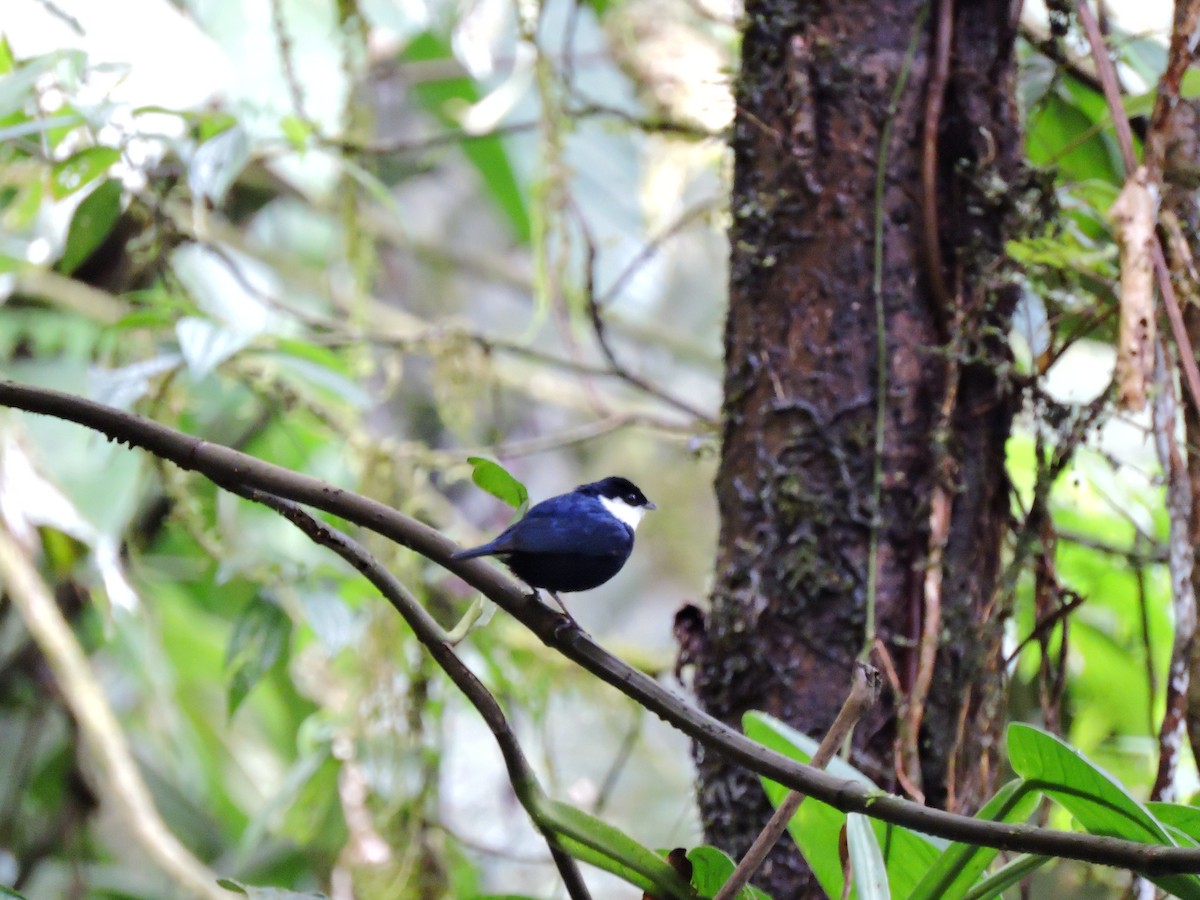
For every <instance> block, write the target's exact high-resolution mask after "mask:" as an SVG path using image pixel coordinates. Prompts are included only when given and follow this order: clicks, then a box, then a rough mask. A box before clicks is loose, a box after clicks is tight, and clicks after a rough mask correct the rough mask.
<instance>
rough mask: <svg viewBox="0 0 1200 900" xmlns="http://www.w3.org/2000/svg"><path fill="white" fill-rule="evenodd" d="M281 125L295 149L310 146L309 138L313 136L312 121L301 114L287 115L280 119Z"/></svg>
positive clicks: (285, 135) (284, 134)
mask: <svg viewBox="0 0 1200 900" xmlns="http://www.w3.org/2000/svg"><path fill="white" fill-rule="evenodd" d="M279 127H280V129H281V130H282V131H283V136H284V137H285V138H287V142H288V143H289V144H291V145H292V148H293V149H295V150H303V149H304V148H305V147H307V146H308V139H309V138H311V137H312V133H313V127H312V125H311V124H310V123H308V122H306V121H304V120H303V119H301V118H300V117H299V116H295V115H287V116H284V117H283V118H282V119H281V120H280V122H279Z"/></svg>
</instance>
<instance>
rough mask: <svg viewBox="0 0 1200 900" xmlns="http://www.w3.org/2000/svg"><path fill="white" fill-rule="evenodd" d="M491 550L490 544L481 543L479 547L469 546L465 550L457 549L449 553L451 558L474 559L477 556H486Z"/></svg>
mask: <svg viewBox="0 0 1200 900" xmlns="http://www.w3.org/2000/svg"><path fill="white" fill-rule="evenodd" d="M491 552H492V545H491V544H483V545H481V546H479V547H470V548H468V549H466V550H459V551H458V552H457V553H455V554H453V555H451V557H450V558H451V559H474V558H475V557H477V556H487V555H489V554H490V553H491Z"/></svg>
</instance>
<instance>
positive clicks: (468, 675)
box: [221, 481, 591, 900]
mask: <svg viewBox="0 0 1200 900" xmlns="http://www.w3.org/2000/svg"><path fill="white" fill-rule="evenodd" d="M221 486H222V487H224V488H225V489H226V490H230V491H232V492H233V493H236V494H239V495H241V496H243V497H245V498H246V499H248V500H253V501H255V502H256V503H261V504H263V505H264V506H267V507H269V508H270V509H273V510H275V511H276V512H277V513H279V514H280V515H281V516H283V517H284V518H285V519H287V520H288V521H289V522H291V523H292V524H293V525H295V526H296V527H297V528H299V529H300V530H301V531H302V532H304V533H305V534H306V535H307V536H308V537H309V538H310V539H311V540H312V541H313V542H314V543H317V544H320V545H321V546H322V547H328V548H329V549H330V550H332V551H333V552H334V553H336V554H337V555H338V556H340V557H342V559H344V560H345V561H346V562H348V563H349V564H350V565H351V566H353V567H354V568H355V569H356V570H357V571H358V572H360V573H362V575H363V576H364V577H365V578H366V579H367V580H368V581H370V582H371V584H373V585H374V586H375V588H376V590H378V591H379V592H380V593H381V594H382V595H383V596H384V598H385V599H386V600H387V601H388V602H389V603H390V604H391V605H392V606H393V607H394V608H395V610H396V611H397V612H398V613H400V615H401V616H402V617H403V618H404V621H405V622H407V623H408V626H409V627H410V628H412V630H413V634H414V635H416V638H417V640H418V641H420V642H421V645H422V646H423V647H424V648H425V649H426V651H428V653H429V655H430V656H432V657H433V659H434V661H435V662H437V664H438V665H439V666H440V667H441V669H442V671H443V672H445V673H446V675H447V676H449V678H450V680H451V681H453V682H454V684H455V686H456V687H457V688H458V689H459V690H460V691H462V693H463V696H465V697H466V698H467V700H468V702H470V704H471V705H472V706H474V707H475V710H476V711H477V712H478V713H479V715H480V716H481V717H482V718H483V721H484V722H485V723H486V724H487V726H488V728H489V729H490V730H491V732H492V736H493V737H494V738H495V740H496V744H497V745H498V746H499V748H500V754H501V756H503V757H504V765H505V767H506V768H507V769H508V780H509V783H510V784H511V785H512V788H513V793H514V794H515V795H516V797H517V800H518V801H519V802H520V804H521V806H522V807H524V809H525V811H526V813H528V814H529V818H530V820H531V821H532V822H533V826H534V828H536V829H537V830H538V832H539V833H540V834H541V835H542V837H543V838H544V839H545V841H546V845H547V846H548V847H549V849H550V855H551V856H552V857H553V859H554V863H555V865H556V866H557V867H558V872H559V875H561V876H562V879H563V884H565V885H566V888H567V892H568V894H570V896H571V898H572V900H589V898H590V897H591V894H589V893H588V889H587V885H586V884H584V881H583V876H582V875H581V874H580V873H579V868H578V866H576V864H575V860H574V859H572V858H571V856H570V855H569V854H568V853H567V852H566V851H565V850H563V848H562V847H561V846H560V844H559V842H558V837H557V835H556V833H555V832H554V830H553V829H552V828H550V827H549V826H547V825H546V824H545V822H544V820H543V816H542V813H541V810H540V808H539V804H541V803H543V802H544V801H545V793H544V792H543V791H542V788H541V787H540V786H539V785H538V782H537V776H536V775H534V773H533V769H532V767H531V766H530V765H529V761H528V760H527V759H526V758H525V754H524V752H523V751H522V750H521V745H520V744H519V743H518V742H517V738H516V735H514V734H513V731H512V729H511V728H510V727H509V725H508V719H507V718H506V717H505V715H504V710H502V709H501V708H500V704H499V703H497V702H496V698H495V697H493V696H492V694H491V692H490V691H489V690H488V689H487V688H486V687H485V686H484V684H483V682H481V681H480V680H479V679H478V678H477V677H476V676H475V674H474V673H473V672H472V671H471V670H470V668H468V667H467V665H466V664H465V663H464V662H463V661H462V660H461V659H459V658H458V655H457V654H456V653H455V652H454V650H453V648H452V646H451V644H450V642H449V641H448V639H447V636H446V633H445V631H444V630H443V629H442V627H441V626H440V625H439V624H438V623H437V622H436V621H435V620H434V619H433V617H432V616H430V615H429V613H428V612H426V611H425V608H424V607H423V606H421V604H420V603H419V602H418V601H417V599H416V597H414V596H413V595H412V594H411V593H410V592H409V591H408V589H407V588H405V587H404V585H402V584H401V583H400V581H399V580H398V579H397V578H396V577H395V576H394V575H392V573H391V572H389V571H388V570H387V569H386V568H385V567H384V566H382V565H381V564H380V563H379V562H378V560H376V559H375V558H374V557H373V556H371V554H370V553H368V552H367V550H366V549H365V548H364V547H362V546H361V545H360V544H358V543H357V542H356V541H354V540H352V539H351V538H350V537H348V536H347V535H345V534H343V533H342V532H341V531H339V530H337V529H336V528H334V527H333V526H331V525H328V524H326V523H325V522H322V521H321V520H319V519H317V518H316V517H315V516H312V515H310V514H309V513H308V512H306V511H304V510H303V509H301V508H300V507H299V506H297V505H296V504H295V503H293V502H291V501H290V500H283V499H281V498H279V497H276V496H274V495H273V494H269V493H267V492H265V491H261V490H257V489H254V488H246V487H245V486H244V484H242V483H240V482H238V481H228V482H224V483H221Z"/></svg>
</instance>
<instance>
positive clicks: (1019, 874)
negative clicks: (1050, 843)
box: [962, 855, 1050, 900]
mask: <svg viewBox="0 0 1200 900" xmlns="http://www.w3.org/2000/svg"><path fill="white" fill-rule="evenodd" d="M1049 861H1050V857H1048V856H1029V855H1022V856H1018V857H1017V858H1016V859H1014V860H1012V861H1011V862H1009V863H1007V864H1005V865H1003V866H1001V867H1000V868H999V869H997V870H996V871H995V872H993V873H992V874H991V875H989V876H988V877H987V878H985V879H984V880H983V881H981V882H979V884H977V885H975V887H973V888H971V890H969V891H967V892H966V893H965V894H963V895H962V897H963V900H986V898H989V897H999V896H1000V895H1001V894H1002V893H1003V892H1004V891H1006V890H1007V889H1008V888H1010V887H1012V886H1013V885H1014V884H1016V883H1017V882H1018V881H1020V880H1021V879H1022V878H1025V877H1026V876H1027V875H1032V874H1033V873H1034V872H1036V871H1037V870H1038V869H1040V868H1041V867H1042V866H1044V865H1045V864H1046V863H1048V862H1049Z"/></svg>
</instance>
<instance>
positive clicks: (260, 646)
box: [225, 597, 292, 717]
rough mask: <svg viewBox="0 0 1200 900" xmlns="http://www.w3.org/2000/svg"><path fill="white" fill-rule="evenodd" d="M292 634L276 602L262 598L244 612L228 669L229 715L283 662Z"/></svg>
mask: <svg viewBox="0 0 1200 900" xmlns="http://www.w3.org/2000/svg"><path fill="white" fill-rule="evenodd" d="M291 635H292V620H291V619H289V618H288V616H287V614H286V613H284V611H283V610H282V609H280V608H279V606H277V605H276V604H275V603H274V602H273V601H271V600H269V599H266V598H265V597H260V598H257V599H255V600H251V601H250V602H249V603H247V604H246V606H245V608H244V609H242V613H241V615H240V616H238V619H237V621H236V622H235V623H234V625H233V634H232V635H231V636H230V638H229V647H228V649H227V650H226V651H225V668H226V670H227V671H228V672H229V715H230V717H232V716H233V714H234V713H236V712H237V709H238V707H239V706H241V705H242V701H243V700H245V699H246V695H247V694H249V693H250V691H251V690H252V689H253V688H254V686H255V685H256V684H258V682H259V681H261V680H262V677H263V676H264V675H265V674H266V673H267V672H269V671H270V670H271V667H272V666H274V665H275V663H276V662H278V661H279V659H280V657H281V656H282V655H283V651H284V648H286V647H287V645H288V641H289V639H290V638H291Z"/></svg>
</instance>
